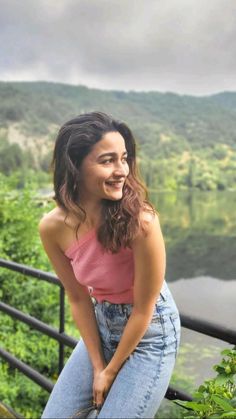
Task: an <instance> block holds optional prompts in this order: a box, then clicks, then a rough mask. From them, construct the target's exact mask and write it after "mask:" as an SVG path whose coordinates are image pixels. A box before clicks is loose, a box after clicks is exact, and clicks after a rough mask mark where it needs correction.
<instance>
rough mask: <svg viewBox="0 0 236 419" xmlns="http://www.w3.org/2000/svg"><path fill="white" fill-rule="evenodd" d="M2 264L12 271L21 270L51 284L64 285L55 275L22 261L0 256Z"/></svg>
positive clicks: (0, 264) (20, 271) (0, 263)
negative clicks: (23, 263) (17, 261)
mask: <svg viewBox="0 0 236 419" xmlns="http://www.w3.org/2000/svg"><path fill="white" fill-rule="evenodd" d="M0 266H2V267H3V268H7V269H10V270H11V271H16V272H19V273H21V274H23V275H27V276H32V277H33V278H38V279H42V280H43V281H47V282H50V283H51V284H55V285H59V286H62V285H61V282H60V281H59V279H58V278H57V277H56V276H55V275H53V274H51V273H48V272H44V271H41V270H39V269H35V268H31V267H29V266H27V265H22V264H21V263H16V262H12V261H10V260H5V259H2V258H0Z"/></svg>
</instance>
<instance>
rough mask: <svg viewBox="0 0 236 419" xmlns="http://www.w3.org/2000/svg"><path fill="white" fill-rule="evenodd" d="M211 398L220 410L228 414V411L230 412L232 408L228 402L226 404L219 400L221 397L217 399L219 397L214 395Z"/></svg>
mask: <svg viewBox="0 0 236 419" xmlns="http://www.w3.org/2000/svg"><path fill="white" fill-rule="evenodd" d="M211 398H212V400H214V402H215V403H216V404H218V406H220V407H221V408H222V409H224V410H226V411H228V412H230V411H231V410H232V406H231V404H230V403H229V402H227V401H226V400H225V399H223V398H221V397H219V396H216V395H215V394H213V395H212V396H211Z"/></svg>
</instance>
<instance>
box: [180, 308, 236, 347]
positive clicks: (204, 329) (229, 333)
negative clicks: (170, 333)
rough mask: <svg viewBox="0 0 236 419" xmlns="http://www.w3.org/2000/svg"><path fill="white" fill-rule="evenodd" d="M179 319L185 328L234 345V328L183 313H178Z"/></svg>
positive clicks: (235, 340) (235, 336)
mask: <svg viewBox="0 0 236 419" xmlns="http://www.w3.org/2000/svg"><path fill="white" fill-rule="evenodd" d="M180 319H181V325H182V327H186V328H187V329H190V330H194V331H195V332H199V333H203V334H204V335H207V336H211V337H213V338H217V339H220V340H223V341H225V342H228V343H231V344H233V345H236V330H232V329H229V328H227V327H225V326H220V325H217V324H215V323H212V322H210V321H208V320H201V319H199V318H195V317H193V316H190V315H186V314H183V313H180Z"/></svg>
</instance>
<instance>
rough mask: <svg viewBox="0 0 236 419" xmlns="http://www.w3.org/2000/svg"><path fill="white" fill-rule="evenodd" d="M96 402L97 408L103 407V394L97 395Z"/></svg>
mask: <svg viewBox="0 0 236 419" xmlns="http://www.w3.org/2000/svg"><path fill="white" fill-rule="evenodd" d="M95 401H96V404H97V407H98V406H101V405H102V404H103V403H104V396H103V393H102V392H97V393H96V397H95Z"/></svg>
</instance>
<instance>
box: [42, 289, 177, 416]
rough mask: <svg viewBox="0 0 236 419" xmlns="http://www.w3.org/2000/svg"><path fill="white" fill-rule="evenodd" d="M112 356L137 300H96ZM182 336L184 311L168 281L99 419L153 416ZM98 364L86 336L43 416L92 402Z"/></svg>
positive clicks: (106, 350)
mask: <svg viewBox="0 0 236 419" xmlns="http://www.w3.org/2000/svg"><path fill="white" fill-rule="evenodd" d="M94 306H95V313H96V318H97V323H98V327H99V331H100V335H101V341H102V345H103V350H104V356H105V358H106V361H107V362H109V361H110V359H111V358H112V356H113V354H114V352H115V350H116V347H117V345H118V343H119V341H120V338H121V335H122V332H123V330H124V327H125V325H126V323H127V320H128V318H129V316H130V314H131V311H132V304H113V303H109V302H107V301H103V302H102V303H98V302H96V301H94ZM179 341H180V320H179V313H178V310H177V307H176V305H175V302H174V300H173V297H172V295H171V292H170V290H169V288H168V286H167V284H166V282H164V284H163V287H162V290H161V293H160V296H159V298H158V300H157V302H156V304H155V308H154V312H153V316H152V320H151V322H150V324H149V327H148V329H147V330H146V333H145V334H144V336H143V338H142V339H141V341H140V342H139V344H138V345H137V347H136V349H135V350H134V351H133V352H132V354H131V355H130V356H129V358H128V359H127V360H126V362H125V363H124V365H123V366H122V368H121V369H120V371H119V373H118V374H117V376H116V378H115V380H114V382H113V384H112V387H111V388H110V390H109V393H108V395H107V397H106V400H105V402H104V404H103V406H102V408H101V410H100V412H99V413H98V416H97V418H109V419H110V418H116V419H117V418H153V417H154V416H155V413H156V411H157V410H158V408H159V406H160V403H161V401H162V399H163V398H164V396H165V393H166V390H167V387H168V384H169V381H170V378H171V374H172V371H173V368H174V364H175V359H176V355H177V351H178V347H179ZM92 384H93V369H92V365H91V362H90V359H89V355H88V352H87V349H86V346H85V344H84V342H83V340H82V339H81V340H80V341H79V343H78V345H77V346H76V348H75V349H74V351H73V353H72V355H71V356H70V358H69V360H68V361H67V363H66V365H65V367H64V369H63V371H62V372H61V374H60V377H59V378H58V381H57V383H56V385H55V387H54V389H53V391H52V393H51V396H50V398H49V401H48V403H47V406H46V408H45V410H44V413H43V416H42V418H69V417H73V416H75V415H76V412H78V411H80V410H81V409H85V408H88V407H89V406H91V405H92V398H93V396H92Z"/></svg>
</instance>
